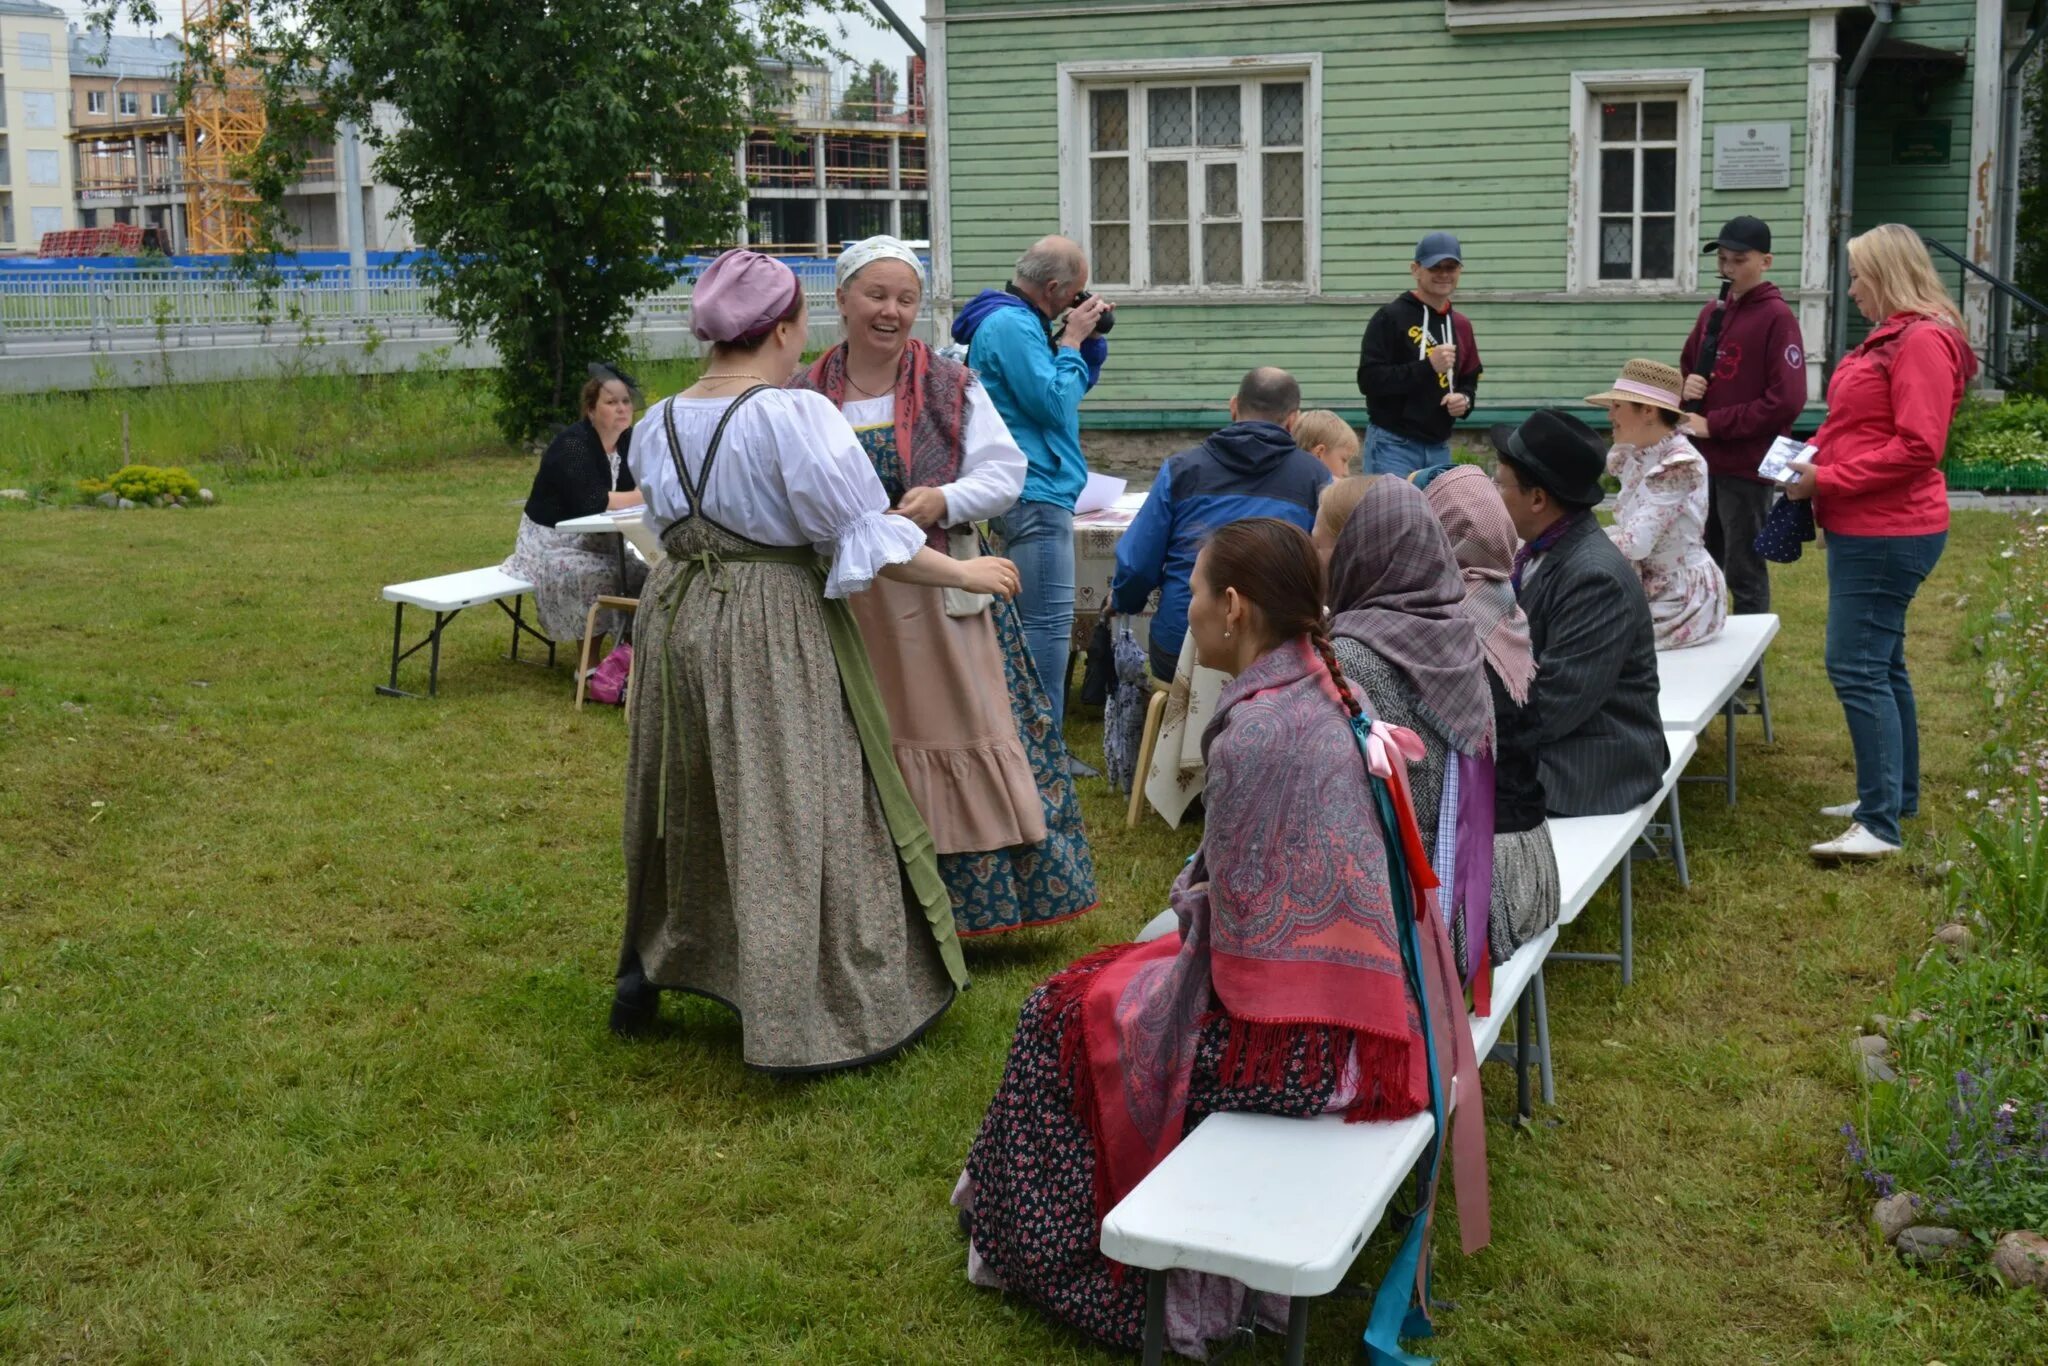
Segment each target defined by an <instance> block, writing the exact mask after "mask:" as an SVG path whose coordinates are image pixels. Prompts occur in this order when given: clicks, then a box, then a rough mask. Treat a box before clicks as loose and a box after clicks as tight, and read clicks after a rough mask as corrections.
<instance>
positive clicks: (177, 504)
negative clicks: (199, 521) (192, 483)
mask: <svg viewBox="0 0 2048 1366" xmlns="http://www.w3.org/2000/svg"><path fill="white" fill-rule="evenodd" d="M166 506H168V507H169V508H170V510H171V511H172V512H177V511H179V510H180V509H182V508H183V507H184V506H185V500H184V499H182V498H173V499H171V501H170V502H169V503H168V504H167V505H166Z"/></svg>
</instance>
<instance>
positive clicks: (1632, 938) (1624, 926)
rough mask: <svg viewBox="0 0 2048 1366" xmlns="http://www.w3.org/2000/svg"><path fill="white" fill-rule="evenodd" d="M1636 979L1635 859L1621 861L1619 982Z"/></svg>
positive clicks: (1627, 982)
mask: <svg viewBox="0 0 2048 1366" xmlns="http://www.w3.org/2000/svg"><path fill="white" fill-rule="evenodd" d="M1635 979H1636V878H1635V861H1634V860H1633V859H1626V858H1625V859H1623V860H1622V861H1621V984H1622V985H1623V986H1628V985H1629V984H1630V983H1632V982H1634V981H1635Z"/></svg>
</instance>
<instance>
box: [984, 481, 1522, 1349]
mask: <svg viewBox="0 0 2048 1366" xmlns="http://www.w3.org/2000/svg"><path fill="white" fill-rule="evenodd" d="M1192 587H1193V600H1192V602H1191V604H1190V607H1189V613H1188V618H1189V619H1188V627H1189V631H1190V633H1191V634H1192V635H1193V637H1194V639H1195V644H1196V649H1197V653H1198V656H1199V658H1200V660H1201V663H1202V665H1203V666H1204V667H1206V668H1213V669H1220V670H1223V671H1224V672H1226V673H1230V674H1233V675H1235V677H1234V678H1233V680H1232V681H1231V682H1230V683H1229V684H1228V685H1227V686H1226V687H1225V688H1224V690H1223V693H1222V696H1221V698H1220V699H1219V701H1218V704H1217V711H1216V715H1215V716H1214V718H1213V719H1211V720H1210V722H1209V725H1208V728H1207V730H1206V731H1205V732H1204V735H1203V749H1204V758H1205V760H1206V763H1207V768H1208V787H1207V789H1206V790H1205V793H1204V799H1205V800H1206V801H1207V803H1208V811H1209V816H1208V821H1207V824H1206V826H1205V832H1204V835H1203V840H1202V847H1201V849H1200V850H1199V851H1198V852H1197V853H1196V855H1195V857H1194V858H1193V859H1192V860H1191V861H1190V862H1189V864H1188V866H1187V868H1186V869H1185V870H1183V872H1182V873H1181V875H1180V878H1179V880H1178V881H1177V882H1176V883H1175V884H1174V888H1173V906H1174V910H1175V912H1176V913H1177V914H1178V916H1179V918H1180V926H1181V932H1180V934H1179V935H1167V936H1165V937H1163V938H1160V939H1155V940H1153V941H1151V942H1149V943H1144V944H1131V945H1121V946H1118V947H1115V948H1111V949H1105V950H1103V951H1101V952H1099V953H1096V954H1093V955H1091V956H1089V957H1087V958H1083V959H1081V960H1080V961H1079V962H1077V963H1075V964H1073V965H1072V966H1070V967H1068V968H1067V969H1065V970H1064V971H1062V972H1059V973H1056V974H1055V975H1054V976H1053V977H1052V978H1051V979H1050V980H1049V981H1047V982H1046V983H1045V984H1044V985H1042V986H1040V987H1039V988H1038V990H1037V991H1035V992H1033V993H1032V995H1031V996H1030V997H1029V998H1028V999H1027V1000H1026V1001H1025V1003H1024V1007H1023V1010H1022V1012H1021V1013H1020V1015H1019V1017H1018V1021H1017V1033H1016V1036H1015V1038H1014V1040H1013V1041H1012V1043H1011V1045H1010V1057H1009V1063H1008V1066H1007V1067H1006V1068H1005V1069H1004V1073H1003V1079H1002V1084H1001V1086H1000V1088H999V1089H998V1090H997V1092H996V1095H995V1099H994V1100H993V1101H992V1102H991V1103H990V1105H989V1108H988V1113H987V1116H986V1118H985V1119H984V1120H983V1122H982V1127H981V1134H980V1136H979V1137H978V1138H977V1139H976V1140H975V1143H974V1146H973V1148H972V1150H971V1151H970V1152H969V1154H968V1158H967V1166H966V1170H965V1172H964V1173H963V1174H962V1176H961V1178H960V1182H959V1184H958V1186H957V1187H956V1188H955V1191H954V1196H953V1202H954V1204H955V1205H956V1206H957V1207H958V1208H959V1210H960V1214H961V1223H962V1225H963V1227H965V1228H966V1229H967V1231H968V1235H969V1239H970V1248H969V1253H968V1274H969V1276H970V1277H971V1278H972V1279H973V1280H974V1281H975V1282H976V1283H978V1284H981V1285H986V1286H991V1287H994V1288H998V1289H1004V1290H1007V1291H1008V1292H1010V1293H1012V1294H1015V1295H1018V1296H1021V1297H1023V1298H1025V1299H1027V1300H1030V1301H1031V1302H1032V1303H1034V1304H1036V1305H1037V1306H1038V1307H1039V1308H1040V1309H1042V1310H1043V1311H1044V1312H1046V1313H1047V1314H1049V1315H1050V1316H1052V1317H1053V1318H1055V1319H1057V1320H1059V1321H1060V1322H1062V1323H1065V1324H1067V1325H1069V1326H1071V1327H1074V1328H1076V1329H1079V1330H1080V1331H1082V1332H1085V1333H1088V1334H1091V1335H1093V1336H1095V1337H1097V1338H1100V1339H1102V1340H1104V1341H1106V1342H1109V1343H1112V1344H1115V1345H1117V1346H1121V1347H1126V1348H1132V1347H1137V1346H1138V1345H1139V1343H1140V1338H1141V1335H1142V1331H1143V1323H1144V1316H1145V1277H1143V1276H1141V1275H1137V1274H1127V1273H1128V1269H1127V1268H1124V1267H1121V1266H1119V1265H1118V1264H1116V1263H1113V1262H1111V1261H1109V1260H1108V1259H1106V1258H1105V1257H1104V1256H1103V1255H1102V1253H1101V1251H1100V1249H1099V1246H1098V1227H1099V1224H1100V1221H1101V1219H1102V1217H1103V1215H1104V1214H1106V1213H1107V1212H1108V1211H1109V1210H1110V1209H1111V1208H1113V1207H1114V1206H1115V1205H1116V1203H1117V1202H1118V1201H1120V1200H1121V1199H1123V1197H1124V1196H1125V1195H1127V1194H1128V1193H1129V1192H1130V1191H1131V1190H1132V1188H1133V1187H1135V1186H1136V1185H1137V1184H1138V1182H1139V1181H1140V1180H1142V1179H1143V1178H1144V1176H1145V1174H1146V1173H1147V1172H1149V1171H1150V1170H1151V1169H1152V1168H1153V1167H1154V1166H1156V1165H1157V1164H1158V1163H1159V1162H1160V1160H1161V1159H1163V1158H1164V1157H1165V1156H1166V1154H1167V1153H1168V1152H1170V1151H1171V1150H1172V1149H1173V1148H1174V1147H1175V1145H1177V1144H1178V1143H1179V1142H1181V1140H1182V1138H1183V1137H1184V1136H1185V1135H1186V1133H1187V1132H1188V1131H1189V1130H1190V1129H1191V1128H1192V1127H1193V1126H1194V1125H1196V1124H1197V1123H1199V1122H1200V1121H1201V1120H1202V1118H1203V1117H1204V1116H1205V1115H1209V1114H1213V1113H1218V1112H1221V1111H1227V1110H1238V1111H1256V1112H1259V1113H1263V1114H1275V1115H1291V1116H1298V1117H1307V1116H1313V1115H1319V1114H1329V1113H1339V1114H1342V1115H1344V1116H1345V1117H1347V1118H1348V1119H1352V1120H1391V1119H1398V1118H1401V1117H1403V1116H1407V1115H1412V1114H1415V1113H1416V1112H1417V1111H1420V1110H1422V1109H1423V1108H1425V1107H1432V1105H1433V1098H1434V1099H1441V1097H1442V1095H1443V1094H1444V1091H1445V1088H1447V1087H1448V1086H1450V1085H1451V1078H1453V1077H1454V1076H1456V1077H1457V1078H1458V1080H1459V1083H1460V1085H1462V1086H1470V1087H1472V1088H1474V1089H1472V1090H1470V1091H1461V1092H1460V1099H1459V1102H1458V1106H1457V1114H1456V1118H1457V1119H1458V1120H1459V1121H1460V1122H1461V1124H1463V1123H1464V1122H1466V1121H1468V1120H1469V1121H1470V1129H1469V1134H1463V1133H1461V1134H1460V1136H1459V1138H1460V1143H1461V1145H1471V1144H1474V1143H1477V1144H1478V1145H1479V1146H1478V1147H1477V1148H1476V1149H1475V1148H1473V1147H1471V1146H1461V1147H1460V1151H1459V1154H1458V1157H1459V1167H1458V1176H1459V1182H1458V1188H1459V1195H1460V1197H1461V1200H1467V1199H1474V1198H1477V1199H1479V1200H1481V1201H1483V1193H1484V1189H1485V1181H1484V1149H1483V1139H1479V1138H1478V1137H1477V1133H1478V1128H1477V1126H1478V1123H1479V1118H1478V1111H1479V1106H1478V1104H1477V1093H1476V1086H1477V1081H1476V1077H1474V1075H1473V1074H1474V1073H1475V1071H1476V1068H1475V1067H1474V1065H1472V1064H1471V1063H1470V1061H1469V1059H1470V1054H1471V1034H1470V1031H1469V1030H1468V1029H1467V1028H1466V1026H1465V1022H1464V1015H1463V1011H1462V1010H1461V1009H1456V1008H1455V1007H1454V1006H1453V1005H1452V1004H1451V1001H1452V999H1453V998H1454V997H1455V995H1456V984H1455V980H1454V977H1453V974H1452V972H1451V969H1450V967H1449V958H1448V954H1449V946H1448V944H1447V943H1446V942H1445V940H1444V936H1443V932H1442V927H1441V926H1440V925H1439V924H1438V923H1437V921H1436V918H1435V916H1434V915H1433V913H1431V912H1430V911H1429V910H1428V909H1427V905H1428V901H1427V891H1426V889H1427V887H1428V886H1429V882H1428V880H1427V879H1428V868H1427V865H1426V864H1424V863H1423V862H1422V861H1421V858H1420V844H1419V839H1418V837H1417V834H1416V832H1415V829H1414V821H1413V817H1412V816H1411V815H1409V814H1408V807H1407V802H1406V797H1405V792H1404V791H1402V790H1400V789H1399V781H1400V780H1399V777H1398V774H1397V773H1396V769H1398V763H1391V764H1390V763H1386V762H1384V761H1383V762H1382V763H1381V767H1380V769H1378V770H1374V771H1369V770H1368V766H1367V765H1368V759H1367V757H1366V752H1367V751H1368V750H1369V749H1370V748H1371V747H1372V746H1373V745H1377V744H1380V743H1382V742H1389V743H1396V744H1405V745H1408V746H1410V747H1413V746H1414V744H1415V738H1414V737H1413V736H1412V735H1406V734H1405V733H1400V734H1396V733H1395V732H1393V731H1390V730H1387V729H1386V728H1384V727H1374V728H1373V729H1372V730H1371V731H1370V732H1369V733H1368V732H1367V731H1366V728H1365V723H1364V722H1362V721H1361V720H1360V719H1359V718H1360V716H1361V705H1360V699H1359V697H1358V694H1357V692H1356V690H1355V689H1354V688H1352V687H1351V686H1350V685H1349V684H1348V683H1346V682H1345V680H1344V677H1343V674H1342V672H1341V670H1340V669H1339V667H1338V665H1337V660H1336V657H1335V656H1334V655H1333V654H1332V653H1331V650H1330V642H1329V638H1328V637H1327V636H1326V635H1324V633H1323V625H1322V616H1323V612H1322V598H1323V593H1322V589H1323V582H1322V569H1321V565H1320V564H1319V562H1318V561H1317V559H1316V556H1315V552H1314V549H1313V547H1312V546H1311V545H1310V544H1309V540H1308V538H1307V537H1306V536H1305V535H1303V534H1302V532H1301V531H1300V530H1299V529H1298V528H1296V527H1294V526H1292V525H1290V524H1288V523H1286V522H1282V521H1279V520H1277V519H1273V518H1253V519H1250V520H1247V521H1242V522H1235V523H1231V524H1230V525H1227V526H1225V527H1222V528H1221V529H1219V530H1218V531H1217V532H1216V533H1215V535H1214V536H1213V537H1212V538H1211V539H1210V540H1209V542H1208V544H1207V545H1206V546H1205V547H1204V548H1203V550H1202V551H1201V553H1200V555H1199V556H1198V558H1197V559H1196V562H1195V566H1194V571H1193V584H1192ZM1374 772H1378V773H1380V774H1381V775H1382V776H1384V777H1391V778H1392V779H1393V781H1394V783H1395V787H1394V788H1389V786H1388V785H1387V784H1386V783H1385V782H1383V781H1381V779H1380V778H1379V777H1375V776H1373V773H1374ZM1425 1002H1426V1003H1427V1008H1426V1009H1425ZM1453 1010H1456V1013H1455V1014H1453V1013H1452V1012H1453ZM1432 1040H1433V1042H1434V1047H1432V1042H1431V1041H1432ZM1458 1049H1462V1053H1457V1052H1456V1051H1455V1050H1458ZM1458 1058H1462V1059H1464V1061H1458V1060H1457V1059H1458ZM1437 1114H1438V1123H1439V1126H1441V1125H1442V1123H1443V1115H1442V1112H1441V1109H1438V1110H1437ZM1439 1132H1440V1133H1441V1132H1444V1130H1443V1129H1442V1128H1441V1127H1440V1128H1439ZM1475 1162H1476V1163H1477V1165H1476V1166H1474V1165H1473V1164H1474V1163H1475ZM1427 1170H1430V1171H1432V1172H1433V1171H1434V1165H1433V1163H1431V1164H1430V1165H1429V1166H1428V1168H1427ZM1427 1222H1428V1219H1427V1208H1426V1207H1425V1210H1424V1211H1423V1213H1422V1216H1421V1217H1418V1219H1417V1220H1416V1223H1415V1229H1416V1233H1415V1234H1414V1236H1413V1239H1412V1246H1410V1247H1407V1248H1404V1253H1405V1254H1408V1255H1409V1256H1410V1260H1409V1261H1408V1262H1407V1263H1405V1264H1404V1265H1405V1266H1406V1267H1407V1272H1406V1273H1402V1272H1396V1273H1390V1275H1397V1274H1412V1272H1413V1269H1414V1266H1415V1261H1414V1260H1413V1259H1414V1257H1417V1256H1419V1255H1420V1249H1421V1246H1422V1241H1423V1236H1424V1235H1423V1233H1422V1230H1423V1229H1424V1228H1425V1226H1426V1225H1427ZM1461 1222H1462V1225H1463V1228H1464V1230H1465V1233H1466V1235H1467V1240H1468V1243H1469V1244H1471V1245H1472V1246H1475V1247H1476V1246H1477V1244H1478V1243H1480V1242H1483V1241H1484V1240H1485V1234H1484V1229H1485V1216H1484V1209H1483V1205H1473V1206H1471V1207H1470V1215H1469V1217H1467V1218H1465V1219H1464V1220H1462V1221H1461ZM1474 1240H1476V1241H1474ZM1248 1293H1249V1292H1247V1291H1246V1289H1245V1287H1244V1286H1243V1285H1241V1284H1239V1283H1237V1282H1234V1281H1230V1280H1228V1279H1226V1278H1223V1277H1219V1276H1209V1275H1201V1274H1197V1273H1192V1272H1175V1273H1173V1274H1172V1275H1171V1276H1169V1277H1168V1281H1167V1303H1166V1318H1165V1323H1166V1333H1167V1338H1168V1341H1169V1343H1170V1344H1171V1345H1172V1346H1173V1348H1174V1349H1175V1350H1176V1351H1178V1352H1181V1353H1184V1354H1186V1355H1189V1356H1200V1355H1202V1352H1203V1344H1204V1343H1205V1342H1208V1341H1210V1340H1213V1339H1216V1338H1219V1337H1222V1336H1225V1335H1227V1334H1228V1333H1229V1332H1230V1331H1231V1329H1232V1327H1233V1325H1234V1324H1235V1323H1236V1322H1237V1321H1238V1319H1239V1316H1240V1313H1241V1311H1242V1310H1243V1308H1244V1306H1245V1299H1246V1296H1247V1294H1248ZM1393 1298H1395V1299H1402V1298H1404V1297H1398V1296H1397V1297H1393ZM1254 1308H1255V1309H1256V1311H1257V1312H1258V1314H1259V1316H1260V1318H1261V1319H1262V1320H1264V1321H1266V1322H1268V1323H1277V1322H1281V1321H1284V1319H1283V1317H1282V1316H1284V1314H1285V1311H1286V1304H1285V1301H1284V1300H1279V1299H1277V1298H1268V1297H1262V1299H1261V1302H1260V1303H1259V1304H1258V1305H1256V1306H1254ZM1382 1328H1383V1329H1384V1330H1385V1332H1387V1333H1392V1332H1394V1331H1395V1329H1394V1328H1393V1327H1391V1326H1388V1325H1382Z"/></svg>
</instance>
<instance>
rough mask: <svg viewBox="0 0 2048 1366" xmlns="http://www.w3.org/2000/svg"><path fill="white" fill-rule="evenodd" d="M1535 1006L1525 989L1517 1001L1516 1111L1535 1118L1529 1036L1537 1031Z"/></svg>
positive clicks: (1526, 1117)
mask: <svg viewBox="0 0 2048 1366" xmlns="http://www.w3.org/2000/svg"><path fill="white" fill-rule="evenodd" d="M1535 1014H1536V1012H1535V1006H1534V1003H1533V1002H1532V1001H1531V1000H1530V999H1529V993H1528V992H1527V991H1524V992H1523V993H1522V995H1521V997H1520V998H1519V999H1518V1000H1516V1002H1515V1113H1516V1114H1518V1115H1520V1116H1521V1117H1522V1118H1523V1119H1525V1120H1527V1119H1533V1118H1535V1114H1536V1112H1535V1110H1534V1109H1533V1108H1532V1107H1531V1106H1530V1104H1529V1036H1530V1034H1532V1033H1534V1032H1535Z"/></svg>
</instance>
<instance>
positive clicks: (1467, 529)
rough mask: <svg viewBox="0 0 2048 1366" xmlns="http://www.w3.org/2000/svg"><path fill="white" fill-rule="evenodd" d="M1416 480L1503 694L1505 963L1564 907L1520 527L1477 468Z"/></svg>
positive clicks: (1500, 875) (1496, 715)
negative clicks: (1548, 813) (1533, 682)
mask: <svg viewBox="0 0 2048 1366" xmlns="http://www.w3.org/2000/svg"><path fill="white" fill-rule="evenodd" d="M1413 482H1414V483H1416V484H1418V485H1420V486H1421V488H1422V492H1423V497H1424V498H1426V499H1428V501H1429V509H1430V511H1431V512H1434V513H1435V514H1436V518H1437V520H1438V521H1439V522H1441V523H1443V528H1444V535H1445V536H1447V537H1449V538H1450V542H1451V553H1452V554H1453V555H1455V556H1456V557H1457V560H1458V572H1459V577H1460V578H1461V579H1463V580H1464V585H1465V614H1466V615H1467V616H1469V617H1471V618H1472V624H1473V625H1474V626H1475V627H1476V628H1477V629H1478V631H1479V644H1480V649H1481V651H1482V652H1483V653H1484V654H1485V656H1486V681H1487V683H1488V685H1489V686H1490V687H1491V688H1492V690H1493V728H1494V750H1493V905H1492V909H1491V913H1490V914H1489V916H1488V918H1487V938H1488V939H1489V940H1490V941H1491V942H1490V945H1489V947H1490V948H1491V950H1492V953H1493V961H1494V962H1496V963H1504V962H1506V961H1507V960H1508V959H1509V958H1511V957H1513V956H1514V952H1515V950H1516V949H1518V948H1520V947H1521V946H1522V945H1524V944H1526V943H1528V942H1529V941H1530V940H1531V939H1534V938H1535V937H1536V936H1537V935H1539V934H1541V933H1543V931H1545V930H1546V929H1549V928H1550V926H1552V925H1553V924H1555V923H1556V922H1557V911H1558V882H1557V855H1556V852H1555V851H1554V850H1553V849H1552V847H1551V843H1550V827H1549V825H1547V824H1546V823H1545V819H1544V814H1543V779H1542V777H1541V776H1540V775H1539V774H1538V772H1537V768H1536V751H1535V750H1534V748H1532V746H1531V741H1530V738H1529V734H1530V726H1531V721H1532V718H1531V716H1530V712H1529V705H1528V703H1529V680H1530V679H1532V678H1534V677H1535V676H1536V657H1535V655H1534V654H1533V653H1531V651H1530V648H1529V623H1528V620H1527V619H1526V618H1524V617H1523V615H1522V609H1521V608H1519V607H1517V606H1516V605H1515V594H1514V590H1513V589H1511V588H1510V587H1509V586H1508V567H1509V565H1510V564H1511V563H1512V561H1513V560H1514V556H1515V527H1514V523H1513V522H1511V521H1509V520H1508V510H1507V507H1506V506H1505V505H1504V504H1503V503H1502V502H1501V500H1500V491H1499V490H1498V489H1496V488H1494V486H1493V480H1491V479H1489V478H1488V477H1487V475H1486V471H1484V470H1482V469H1480V468H1479V467H1478V466H1477V465H1449V466H1441V465H1440V466H1437V467H1435V468H1433V469H1427V470H1421V471H1418V472H1417V473H1416V474H1415V475H1414V476H1413Z"/></svg>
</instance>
